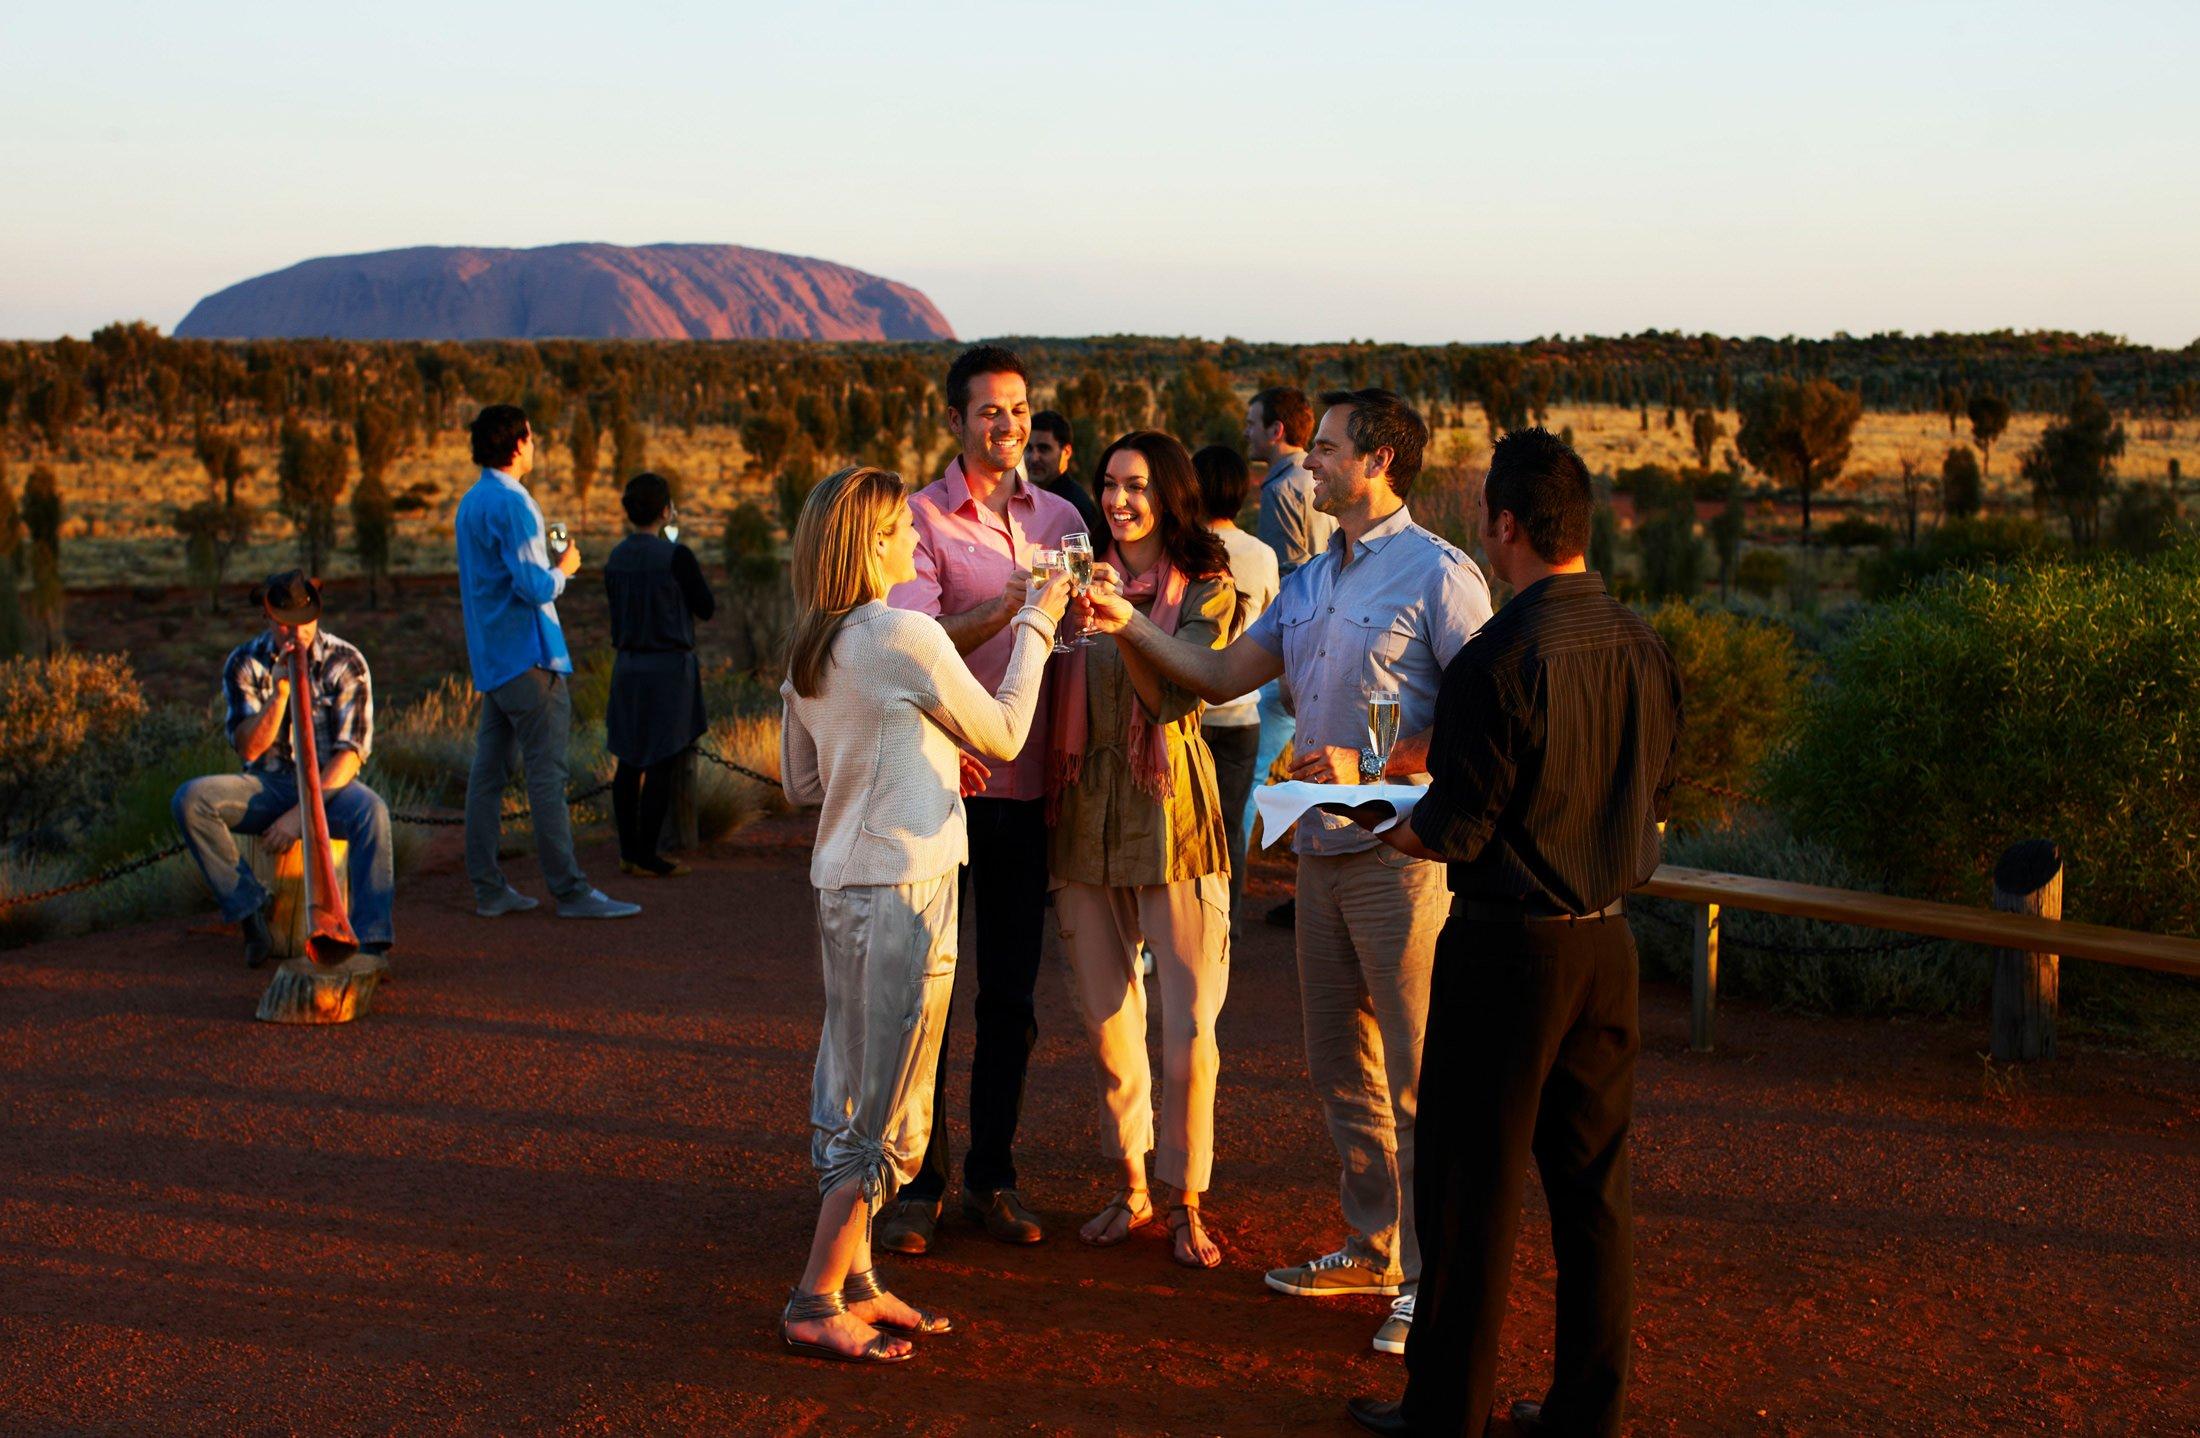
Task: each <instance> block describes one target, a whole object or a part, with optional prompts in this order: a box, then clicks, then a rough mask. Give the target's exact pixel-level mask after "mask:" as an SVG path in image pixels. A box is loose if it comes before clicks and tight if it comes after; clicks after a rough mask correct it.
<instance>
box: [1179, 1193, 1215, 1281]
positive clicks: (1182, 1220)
mask: <svg viewBox="0 0 2200 1438" xmlns="http://www.w3.org/2000/svg"><path fill="white" fill-rule="evenodd" d="M1187 1229H1189V1230H1190V1231H1191V1232H1193V1233H1195V1234H1197V1235H1199V1237H1201V1238H1204V1239H1207V1240H1208V1241H1209V1242H1210V1243H1212V1242H1213V1241H1214V1236H1213V1235H1212V1234H1210V1233H1208V1232H1207V1225H1206V1224H1204V1223H1202V1222H1200V1218H1199V1205H1197V1204H1193V1203H1180V1204H1177V1205H1176V1206H1175V1207H1173V1208H1171V1209H1170V1210H1169V1257H1171V1258H1173V1259H1175V1260H1176V1261H1177V1263H1178V1264H1179V1265H1181V1266H1182V1267H1185V1268H1198V1269H1209V1268H1220V1267H1221V1266H1222V1245H1221V1244H1219V1243H1216V1244H1215V1261H1214V1262H1213V1263H1202V1262H1201V1261H1200V1260H1199V1257H1198V1254H1197V1250H1194V1251H1193V1256H1192V1257H1190V1258H1186V1257H1185V1256H1184V1253H1185V1249H1184V1237H1185V1230H1187Z"/></svg>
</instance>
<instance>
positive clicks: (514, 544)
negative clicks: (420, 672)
mask: <svg viewBox="0 0 2200 1438" xmlns="http://www.w3.org/2000/svg"><path fill="white" fill-rule="evenodd" d="M455 528H456V529H457V531H458V595H459V603H460V605H461V606H462V607H463V608H464V610H465V613H466V657H467V659H468V660H469V661H470V663H471V665H472V667H473V672H474V687H475V688H476V689H479V690H480V691H481V692H482V693H484V694H486V693H488V692H489V691H490V690H492V689H497V688H501V687H502V686H504V685H506V684H509V683H511V682H512V681H513V680H514V679H517V678H519V676H520V675H522V674H525V673H526V672H527V671H528V670H530V669H548V670H552V671H554V672H556V673H559V674H570V673H572V672H573V661H572V659H571V657H570V656H568V655H567V653H566V651H565V629H564V627H563V626H561V625H560V624H559V623H558V605H557V599H558V596H559V595H560V594H563V593H564V592H565V576H564V575H563V574H560V573H559V572H558V570H557V567H556V566H555V565H553V564H552V563H551V562H550V548H549V543H548V541H547V540H546V539H545V537H544V534H543V527H542V511H541V510H540V509H538V508H536V506H535V497H534V496H533V495H531V494H529V493H528V492H527V488H526V486H525V485H522V484H521V483H520V482H519V481H518V480H516V479H514V478H512V476H510V475H508V474H506V473H505V472H504V471H503V470H501V469H485V470H483V471H482V472H481V478H480V479H479V480H477V481H475V483H474V487H473V488H472V489H469V490H467V491H466V497H465V498H463V499H461V500H460V501H459V502H458V517H457V523H456V525H455Z"/></svg>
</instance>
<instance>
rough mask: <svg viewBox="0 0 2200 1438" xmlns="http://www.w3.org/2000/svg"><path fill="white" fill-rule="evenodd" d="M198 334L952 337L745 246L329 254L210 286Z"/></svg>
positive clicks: (891, 293) (195, 320) (907, 296)
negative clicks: (240, 280) (218, 286)
mask: <svg viewBox="0 0 2200 1438" xmlns="http://www.w3.org/2000/svg"><path fill="white" fill-rule="evenodd" d="M176 334H177V336H178V337H179V338H195V339H305V338H330V339H358V340H489V339H552V338H560V339H814V340H930V339H953V338H954V337H955V332H954V330H953V329H952V328H950V327H949V325H948V323H947V319H946V317H945V316H943V315H942V314H941V313H940V312H939V310H938V309H936V308H934V306H933V304H932V302H931V301H930V300H928V299H926V298H925V297H924V295H923V294H922V293H921V292H919V291H917V290H914V289H911V288H910V287H909V286H907V285H904V284H897V283H895V282H894V281H892V280H887V279H881V278H879V277H878V276H877V275H870V274H865V273H864V272H863V271H861V270H853V269H850V268H848V266H846V265H836V264H833V263H831V262H830V261H828V260H813V259H806V258H804V257H803V256H800V255H782V254H775V253H773V252H772V251H770V250H752V249H748V248H746V247H745V246H741V245H638V246H625V245H593V244H577V245H545V246H543V247H542V248H540V249H531V250H487V249H473V248H463V247H455V246H422V247H420V248H418V249H409V250H383V251H380V252H378V253H375V254H367V255H332V256H329V257H328V258H325V259H318V260H306V261H304V262H303V263H301V264H295V265H292V266H291V267H290V268H289V269H287V270H277V271H276V272H275V273H273V274H271V275H261V276H260V277H259V278H258V279H251V280H246V281H244V282H243V283H242V284H235V285H231V286H230V287H229V288H228V289H226V290H222V291H219V292H218V293H215V294H211V295H208V296H207V297H206V298H205V299H203V300H200V301H199V302H198V303H197V304H195V305H193V306H192V307H191V313H190V314H188V315H185V316H184V318H183V323H182V324H180V325H177V326H176Z"/></svg>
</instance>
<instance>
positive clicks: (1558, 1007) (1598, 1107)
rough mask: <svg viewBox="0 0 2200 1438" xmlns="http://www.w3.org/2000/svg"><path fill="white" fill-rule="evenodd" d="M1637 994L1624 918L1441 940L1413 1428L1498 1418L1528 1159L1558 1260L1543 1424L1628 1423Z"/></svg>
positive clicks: (1418, 1213) (1465, 928) (1455, 923)
mask: <svg viewBox="0 0 2200 1438" xmlns="http://www.w3.org/2000/svg"><path fill="white" fill-rule="evenodd" d="M1637 987H1638V980H1637V976H1636V965H1635V944H1634V939H1633V937H1632V936H1631V935H1630V934H1629V933H1628V929H1627V921H1626V920H1625V919H1623V918H1619V917H1613V918H1609V919H1604V920H1600V921H1597V922H1593V923H1583V924H1566V923H1511V924H1495V923H1471V922H1467V921H1464V920H1461V919H1456V918H1455V919H1452V920H1451V921H1450V922H1448V923H1447V924H1445V926H1444V932H1443V934H1442V935H1441V936H1440V937H1439V938H1438V939H1437V941H1436V967H1435V972H1434V974H1433V976H1432V977H1431V979H1430V983H1429V1007H1428V1027H1427V1030H1426V1038H1425V1041H1424V1046H1423V1048H1422V1051H1421V1112H1420V1118H1419V1127H1418V1132H1417V1135H1416V1138H1417V1145H1416V1151H1415V1152H1416V1161H1417V1168H1416V1170H1415V1173H1414V1184H1413V1216H1414V1223H1415V1225H1416V1227H1417V1229H1418V1231H1419V1233H1420V1237H1421V1287H1420V1296H1419V1297H1418V1298H1417V1299H1416V1301H1415V1305H1414V1314H1413V1333H1412V1336H1411V1337H1410V1338H1409V1339H1408V1340H1407V1341H1406V1392H1405V1412H1406V1416H1407V1418H1408V1420H1409V1421H1410V1422H1411V1423H1412V1424H1413V1431H1414V1432H1416V1433H1425V1434H1447V1435H1449V1434H1464V1435H1468V1438H1480V1435H1481V1434H1482V1432H1483V1427H1484V1425H1485V1423H1486V1422H1487V1421H1488V1417H1489V1412H1490V1406H1491V1403H1492V1401H1493V1399H1494V1398H1495V1396H1496V1395H1495V1392H1494V1389H1495V1385H1496V1375H1497V1339H1498V1330H1499V1328H1500V1326H1501V1325H1502V1324H1503V1322H1504V1319H1505V1300H1506V1288H1507V1285H1508V1283H1509V1282H1510V1280H1511V1278H1512V1263H1513V1244H1514V1240H1515V1238H1516V1237H1517V1235H1518V1232H1519V1228H1520V1203H1521V1186H1522V1184H1523V1182H1524V1181H1525V1179H1526V1177H1527V1169H1528V1159H1529V1157H1530V1155H1531V1154H1532V1155H1533V1156H1534V1158H1535V1164H1536V1168H1537V1170H1538V1171H1539V1172H1540V1173H1541V1175H1542V1179H1543V1193H1544V1197H1545V1198H1546V1199H1547V1200H1548V1202H1549V1204H1550V1210H1551V1246H1552V1249H1553V1250H1554V1251H1555V1253H1556V1256H1557V1259H1558V1341H1557V1355H1556V1361H1555V1364H1554V1370H1555V1371H1554V1373H1553V1376H1552V1380H1551V1387H1550V1391H1549V1392H1548V1394H1546V1395H1545V1397H1544V1400H1543V1401H1544V1408H1543V1412H1544V1418H1545V1421H1546V1422H1547V1423H1549V1424H1550V1425H1551V1426H1550V1429H1549V1431H1550V1432H1552V1433H1556V1434H1567V1435H1572V1434H1594V1435H1598V1438H1603V1435H1610V1434H1617V1433H1618V1432H1619V1430H1620V1411H1621V1402H1622V1397H1623V1390H1624V1389H1625V1387H1626V1383H1627V1363H1628V1333H1629V1328H1630V1325H1631V1322H1632V1318H1633V1311H1634V1215H1633V1211H1632V1209H1631V1207H1630V1201H1629V1197H1628V1168H1627V1130H1628V1123H1629V1118H1630V1115H1631V1113H1632V1110H1633V1107H1634V1088H1635V1050H1636V1047H1637V1044H1638V1036H1637V1030H1636V992H1637Z"/></svg>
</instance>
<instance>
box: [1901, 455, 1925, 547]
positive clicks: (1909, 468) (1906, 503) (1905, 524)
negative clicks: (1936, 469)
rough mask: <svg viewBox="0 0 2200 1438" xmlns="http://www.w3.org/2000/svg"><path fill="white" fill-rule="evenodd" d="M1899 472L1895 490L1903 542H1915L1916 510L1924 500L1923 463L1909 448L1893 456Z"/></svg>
mask: <svg viewBox="0 0 2200 1438" xmlns="http://www.w3.org/2000/svg"><path fill="white" fill-rule="evenodd" d="M1895 463H1896V465H1897V466H1899V472H1898V473H1897V475H1896V478H1895V485H1896V489H1897V492H1898V493H1899V494H1900V495H1901V499H1902V535H1903V543H1905V544H1915V543H1917V511H1918V508H1919V506H1920V505H1922V504H1923V503H1924V501H1925V485H1926V479H1925V464H1924V461H1923V460H1921V459H1919V458H1918V457H1917V456H1916V455H1915V454H1913V453H1911V452H1910V451H1909V450H1903V451H1902V452H1901V453H1900V454H1898V455H1896V456H1895Z"/></svg>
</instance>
